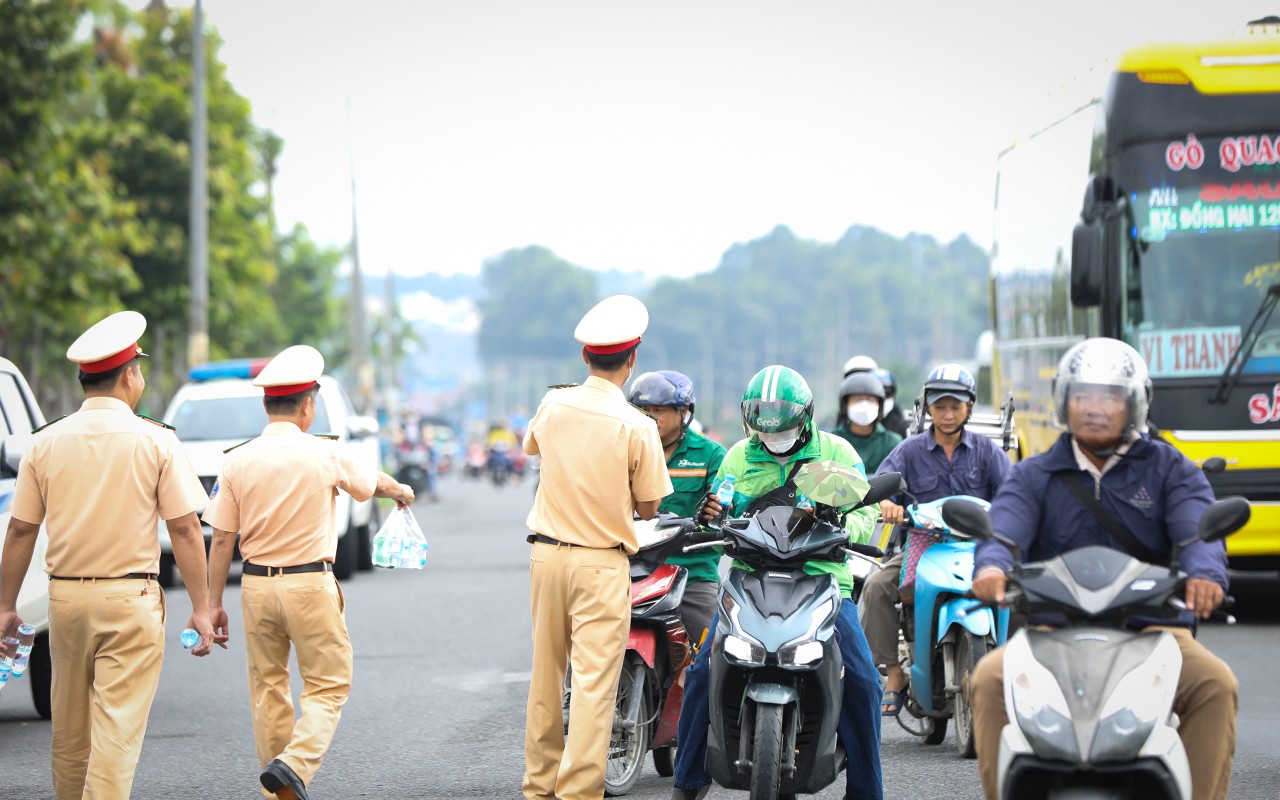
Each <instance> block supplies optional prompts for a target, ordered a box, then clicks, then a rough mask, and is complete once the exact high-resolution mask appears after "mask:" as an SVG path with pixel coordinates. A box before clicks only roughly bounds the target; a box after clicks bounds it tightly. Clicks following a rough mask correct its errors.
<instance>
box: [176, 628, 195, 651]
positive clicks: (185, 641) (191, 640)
mask: <svg viewBox="0 0 1280 800" xmlns="http://www.w3.org/2000/svg"><path fill="white" fill-rule="evenodd" d="M178 640H179V641H181V642H182V646H183V647H185V648H186V649H188V650H190V649H191V648H193V647H195V646H196V645H198V644H200V634H199V632H197V631H196V630H195V629H194V628H186V629H185V630H183V631H182V633H181V634H179V635H178Z"/></svg>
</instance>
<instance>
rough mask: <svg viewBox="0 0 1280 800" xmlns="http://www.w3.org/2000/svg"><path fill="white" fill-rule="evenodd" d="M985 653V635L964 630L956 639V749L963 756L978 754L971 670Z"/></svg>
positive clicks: (968, 756) (975, 667) (969, 756)
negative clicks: (957, 686) (975, 634)
mask: <svg viewBox="0 0 1280 800" xmlns="http://www.w3.org/2000/svg"><path fill="white" fill-rule="evenodd" d="M986 654H987V639H986V637H985V636H974V635H973V634H972V633H967V632H966V633H965V634H964V635H963V636H961V637H960V638H959V639H958V640H957V641H956V679H957V681H956V682H957V683H959V684H960V692H959V693H958V694H957V695H956V749H957V750H958V751H959V752H960V755H962V756H964V757H965V758H977V755H978V753H977V750H976V749H975V748H974V737H973V671H974V670H975V669H977V667H978V660H979V659H981V658H982V657H983V656H984V655H986Z"/></svg>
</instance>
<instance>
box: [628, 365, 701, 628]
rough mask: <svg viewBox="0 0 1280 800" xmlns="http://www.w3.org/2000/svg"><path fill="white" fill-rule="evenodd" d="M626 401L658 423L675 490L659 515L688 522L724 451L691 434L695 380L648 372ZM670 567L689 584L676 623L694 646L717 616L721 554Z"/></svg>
mask: <svg viewBox="0 0 1280 800" xmlns="http://www.w3.org/2000/svg"><path fill="white" fill-rule="evenodd" d="M627 400H628V401H629V402H630V403H631V404H632V405H634V406H639V407H640V409H641V410H643V411H645V412H646V413H648V414H649V415H650V416H652V417H653V418H654V419H655V420H657V422H658V438H660V439H661V440H662V449H663V452H664V453H665V455H666V459H667V474H668V475H670V476H671V485H672V486H673V487H675V489H674V491H673V492H672V493H671V494H669V495H667V496H666V497H665V498H664V499H663V501H662V503H661V505H659V506H658V511H659V512H663V511H666V512H669V513H672V514H675V515H676V516H678V517H692V516H695V515H696V514H697V512H698V505H699V503H701V502H702V498H704V497H706V496H707V493H708V492H710V491H711V484H712V482H713V481H714V480H715V476H716V473H717V472H718V471H719V469H720V463H721V462H722V461H723V460H724V446H723V445H721V444H720V443H719V442H713V441H711V440H710V439H708V438H707V437H705V436H703V435H701V434H699V433H695V432H694V431H692V430H690V429H689V423H690V422H692V421H693V409H694V396H693V381H691V380H689V378H688V376H686V375H684V374H682V373H679V372H676V371H674V370H668V369H664V370H660V371H658V372H646V373H644V374H643V375H640V376H637V377H636V378H635V379H634V380H632V381H631V388H630V390H628V392H627ZM667 563H668V564H676V565H678V566H681V567H684V568H685V569H686V570H687V571H688V573H689V578H688V582H687V583H686V585H685V589H684V598H683V599H682V600H681V602H680V612H679V613H680V619H681V620H682V621H683V622H684V627H685V630H687V631H688V632H689V641H690V642H693V643H694V645H695V646H696V645H697V644H698V643H700V642H701V641H702V634H703V632H704V631H705V630H706V629H707V625H709V624H710V622H711V617H712V616H714V615H715V613H716V597H717V595H718V591H717V590H718V589H719V586H720V569H719V567H720V552H719V549H718V548H706V549H702V550H695V551H693V552H691V553H676V554H675V555H673V556H671V557H670V558H668V559H667Z"/></svg>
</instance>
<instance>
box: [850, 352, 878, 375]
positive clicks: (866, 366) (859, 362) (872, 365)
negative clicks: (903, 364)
mask: <svg viewBox="0 0 1280 800" xmlns="http://www.w3.org/2000/svg"><path fill="white" fill-rule="evenodd" d="M879 366H880V365H879V364H877V363H876V360H875V359H874V358H872V357H871V356H854V357H853V358H851V359H849V360H848V361H846V362H844V377H846V378H847V377H849V376H850V375H852V374H853V373H855V372H871V371H872V370H874V369H878V368H879Z"/></svg>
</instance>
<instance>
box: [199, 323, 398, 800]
mask: <svg viewBox="0 0 1280 800" xmlns="http://www.w3.org/2000/svg"><path fill="white" fill-rule="evenodd" d="M323 372H324V357H323V356H321V355H320V353H319V351H317V350H316V349H315V348H313V347H308V346H306V345H296V346H294V347H289V348H287V349H285V350H284V351H282V352H281V353H280V354H279V355H277V356H276V357H275V358H273V359H272V360H271V361H270V362H269V363H268V364H267V365H266V366H265V367H264V368H263V369H262V372H261V373H259V374H258V376H257V378H255V379H254V381H253V383H254V385H255V386H261V387H263V391H264V395H265V396H264V397H263V406H264V407H265V408H266V411H267V417H268V424H267V427H266V428H265V429H264V430H263V431H262V435H261V436H259V437H258V438H256V439H251V440H250V441H248V442H247V443H245V444H243V445H239V446H237V447H235V448H232V449H231V450H229V451H228V456H227V460H226V461H225V462H224V463H223V465H222V471H221V474H219V476H218V482H217V483H216V484H215V485H214V489H213V496H212V498H211V500H210V502H209V506H208V508H206V509H205V512H204V521H205V522H207V523H209V524H210V525H212V526H213V529H214V531H213V544H212V546H211V548H210V550H209V574H210V595H211V598H212V618H213V624H214V627H215V629H216V631H217V635H216V641H218V642H219V643H223V642H226V641H227V640H228V639H229V638H230V628H229V625H228V622H227V612H226V609H224V608H223V606H222V593H223V588H224V587H225V586H226V581H227V569H228V568H229V567H230V565H231V557H232V553H233V551H234V550H235V543H236V532H237V531H238V532H239V533H240V553H241V555H242V556H243V557H244V578H243V580H242V582H241V589H240V609H241V611H242V613H243V615H244V636H245V650H246V656H247V659H248V664H249V698H250V702H251V704H252V713H253V736H254V741H255V743H256V745H257V749H258V760H259V761H260V762H261V764H262V767H263V772H262V775H261V776H260V779H261V781H262V787H263V793H264V794H267V795H268V796H271V795H275V796H276V797H281V798H289V799H290V800H293V798H298V799H299V800H306V799H307V789H306V787H307V784H309V783H311V781H312V779H313V778H314V777H315V774H316V772H317V771H318V770H319V769H320V764H321V762H322V761H323V760H324V755H325V752H326V751H328V749H329V742H330V741H331V740H332V739H333V734H334V731H335V730H337V727H338V718H339V716H341V714H342V706H343V704H344V703H346V701H347V695H348V693H349V692H350V691H351V674H352V653H351V637H350V636H349V635H348V633H347V623H346V620H345V618H344V616H343V609H344V605H343V599H342V591H341V590H340V589H339V588H338V582H337V580H336V579H335V578H334V577H333V559H334V554H335V552H336V550H337V545H338V540H337V536H336V534H335V532H334V528H333V500H334V497H335V495H336V494H337V490H338V489H341V490H343V491H345V492H346V493H348V494H349V495H351V496H352V497H353V498H354V499H356V500H358V501H364V500H368V499H369V498H370V497H389V498H392V499H394V500H396V501H397V502H398V503H400V504H401V505H409V504H411V503H412V502H413V490H412V489H410V488H409V487H408V486H405V485H403V484H398V483H396V482H395V480H393V479H392V478H391V476H390V475H387V474H385V473H381V472H377V471H375V470H371V469H362V468H361V467H360V465H359V464H357V463H355V462H354V461H352V460H351V459H349V458H347V457H346V456H344V455H343V454H342V453H341V452H340V451H339V450H338V449H337V447H336V445H335V444H334V443H333V442H332V441H329V440H326V439H323V438H319V437H316V436H310V435H308V434H307V433H306V431H307V429H308V428H309V427H310V426H311V423H312V421H314V419H315V416H316V395H317V393H318V392H319V390H320V386H319V380H320V376H321V374H322V373H323ZM348 535H349V536H354V535H355V534H354V532H352V533H349V534H348ZM290 644H292V645H293V647H294V649H295V650H296V655H297V659H298V671H299V672H300V673H301V675H302V681H303V690H302V697H301V700H300V705H301V706H302V715H301V717H300V718H299V719H298V720H297V721H296V722H295V721H294V712H293V700H292V697H291V695H290V692H289V646H290Z"/></svg>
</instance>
